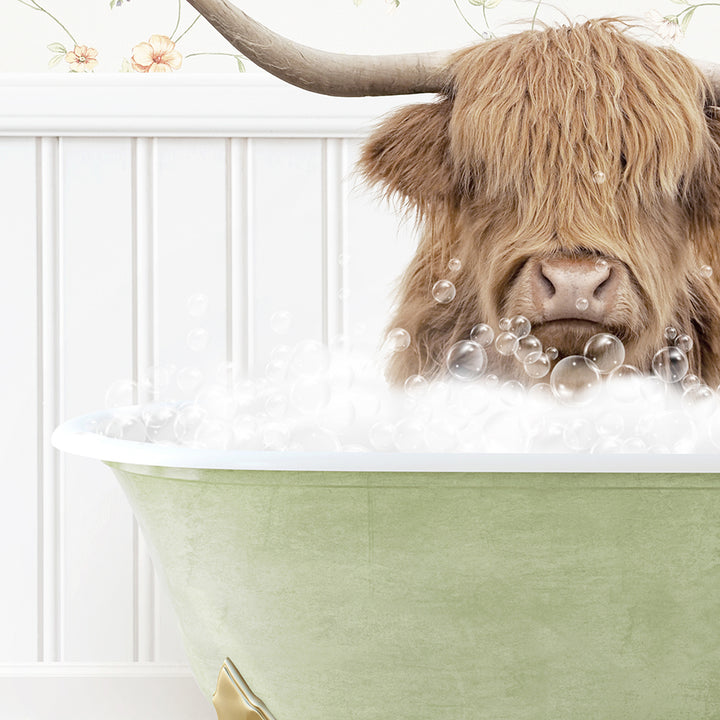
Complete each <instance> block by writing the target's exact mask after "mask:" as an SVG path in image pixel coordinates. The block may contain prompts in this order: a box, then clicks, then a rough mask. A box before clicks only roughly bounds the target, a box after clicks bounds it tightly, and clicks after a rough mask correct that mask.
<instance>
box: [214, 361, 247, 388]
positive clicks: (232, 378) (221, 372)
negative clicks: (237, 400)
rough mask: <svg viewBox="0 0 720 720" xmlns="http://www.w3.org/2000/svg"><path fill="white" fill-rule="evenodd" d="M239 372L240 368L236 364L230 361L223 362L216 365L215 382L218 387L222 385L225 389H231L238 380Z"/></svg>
mask: <svg viewBox="0 0 720 720" xmlns="http://www.w3.org/2000/svg"><path fill="white" fill-rule="evenodd" d="M240 376H241V372H240V367H239V366H238V364H237V363H234V362H232V361H231V360H224V361H223V362H220V363H218V364H217V367H216V368H215V380H216V381H217V383H218V385H224V386H225V387H228V388H230V387H233V385H235V383H236V382H237V381H238V380H239V379H240Z"/></svg>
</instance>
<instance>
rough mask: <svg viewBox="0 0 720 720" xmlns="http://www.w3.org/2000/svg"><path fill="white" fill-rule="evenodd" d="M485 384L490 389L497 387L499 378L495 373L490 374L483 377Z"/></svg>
mask: <svg viewBox="0 0 720 720" xmlns="http://www.w3.org/2000/svg"><path fill="white" fill-rule="evenodd" d="M485 384H486V385H487V386H488V387H490V388H494V387H497V386H498V385H499V384H500V378H499V377H498V376H497V375H495V373H491V374H490V375H486V376H485Z"/></svg>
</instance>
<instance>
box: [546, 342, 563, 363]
mask: <svg viewBox="0 0 720 720" xmlns="http://www.w3.org/2000/svg"><path fill="white" fill-rule="evenodd" d="M545 354H546V355H547V356H548V359H549V360H557V359H558V355H560V351H559V350H558V349H557V348H556V347H553V346H552V345H551V346H550V347H549V348H547V350H545Z"/></svg>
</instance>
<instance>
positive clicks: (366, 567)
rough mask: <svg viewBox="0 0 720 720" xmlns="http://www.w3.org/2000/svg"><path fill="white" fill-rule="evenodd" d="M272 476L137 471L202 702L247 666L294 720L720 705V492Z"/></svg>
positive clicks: (676, 710) (142, 510)
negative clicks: (240, 479) (165, 475)
mask: <svg viewBox="0 0 720 720" xmlns="http://www.w3.org/2000/svg"><path fill="white" fill-rule="evenodd" d="M272 475H273V474H272V473H264V474H258V475H257V478H256V480H257V481H256V482H255V483H253V482H252V481H251V480H248V479H247V477H246V478H245V480H244V484H239V483H238V484H233V483H220V484H212V483H209V482H205V483H203V482H186V481H183V482H179V481H173V480H169V479H159V478H158V479H153V478H149V477H147V476H140V475H132V474H128V473H124V472H119V477H120V480H121V483H122V484H123V486H124V487H125V490H126V492H127V493H128V495H129V497H130V498H131V501H132V503H133V505H134V507H135V509H136V512H138V513H139V515H140V518H141V523H142V525H143V527H144V528H145V530H146V532H147V533H148V537H149V539H150V542H151V544H152V545H153V546H154V547H155V550H156V552H157V554H158V557H159V559H160V561H161V562H162V564H163V567H164V570H165V573H166V576H167V580H168V583H169V586H170V591H171V593H172V594H173V596H174V599H175V602H176V603H177V608H178V612H179V615H180V618H181V624H182V625H183V629H184V632H185V636H186V640H187V642H188V649H189V654H190V657H191V662H192V663H193V665H194V669H195V671H196V673H197V675H198V677H199V679H200V683H201V686H202V688H203V689H204V690H205V692H207V693H210V692H211V690H212V688H213V686H214V682H215V678H216V676H217V672H218V669H219V666H220V663H221V662H222V658H223V657H224V656H225V655H229V656H230V657H231V658H233V660H234V661H235V663H236V665H237V666H238V668H239V670H240V672H241V673H242V674H243V675H244V676H245V679H246V680H247V682H248V684H249V686H250V687H251V689H252V690H253V691H254V692H255V693H256V694H257V695H258V696H259V697H260V698H261V699H262V700H263V701H264V702H265V703H266V704H267V706H268V707H269V708H270V710H271V711H272V712H273V714H274V715H275V716H276V718H277V720H292V719H293V718H298V717H303V718H317V719H318V720H329V719H330V718H335V717H352V718H354V719H357V720H377V718H378V717H385V716H387V717H395V718H399V719H401V720H411V719H412V720H417V718H429V717H436V716H438V715H444V714H447V713H449V712H451V713H452V715H453V717H456V718H461V719H462V720H476V719H477V718H478V717H482V718H488V719H490V718H493V719H495V718H508V719H510V718H512V719H513V720H550V718H553V720H558V719H559V720H576V719H577V718H578V717H603V718H613V719H618V720H619V719H620V718H626V717H634V718H659V717H668V718H670V717H672V718H674V719H682V720H701V719H703V718H706V719H707V720H709V719H710V718H713V717H716V716H717V714H718V713H719V712H720V690H719V689H718V686H719V684H718V682H717V681H718V679H719V678H718V674H719V671H718V667H720V638H719V637H718V635H717V633H716V632H715V628H716V617H717V615H718V611H720V601H719V600H718V598H720V567H719V566H718V557H720V494H719V493H718V490H716V489H714V488H707V487H706V488H692V489H691V488H687V489H685V488H677V487H674V488H668V487H666V486H664V487H662V486H661V487H655V488H653V487H648V486H645V487H642V488H636V487H633V486H632V484H631V483H627V482H626V483H621V484H620V486H617V487H602V486H599V487H592V486H591V487H577V488H574V487H572V486H568V485H564V486H555V487H550V488H547V487H545V488H544V487H543V486H542V482H543V478H539V479H536V481H533V480H532V478H526V480H525V481H523V482H519V483H518V485H517V486H513V485H509V484H506V483H505V482H499V483H498V484H497V485H493V484H491V483H490V484H488V483H484V484H478V486H476V487H473V486H472V483H464V484H462V485H458V486H455V487H452V486H451V487H433V486H432V484H430V483H428V482H427V480H426V479H424V480H423V481H421V482H418V483H416V484H413V483H412V482H408V481H407V479H404V480H403V486H402V487H398V486H397V483H396V486H395V487H393V486H392V482H388V483H386V484H384V485H382V484H380V486H378V484H374V486H373V487H370V486H366V487H362V485H361V484H360V483H357V484H356V485H355V486H346V487H339V486H337V485H333V484H332V483H331V482H328V483H327V484H323V483H322V478H320V479H318V478H317V477H316V478H315V484H310V482H309V481H307V482H305V483H303V484H302V485H293V484H292V476H288V480H287V482H286V483H285V484H281V483H278V482H277V478H275V479H274V481H273V482H272V483H271V484H270V485H268V484H267V481H268V480H269V479H271V478H272ZM369 484H370V483H368V485H369ZM479 713H481V714H479Z"/></svg>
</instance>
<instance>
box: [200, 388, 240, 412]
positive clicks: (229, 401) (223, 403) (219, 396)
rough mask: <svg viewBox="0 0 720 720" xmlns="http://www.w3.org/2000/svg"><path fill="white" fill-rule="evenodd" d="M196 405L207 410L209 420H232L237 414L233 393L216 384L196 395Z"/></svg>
mask: <svg viewBox="0 0 720 720" xmlns="http://www.w3.org/2000/svg"><path fill="white" fill-rule="evenodd" d="M196 404H197V405H199V406H200V407H202V408H204V409H205V410H207V413H208V415H209V416H210V417H211V418H219V419H221V420H232V418H233V416H234V415H235V413H236V412H237V400H236V398H235V393H234V392H231V391H230V390H229V389H228V388H226V387H224V386H223V385H218V384H217V383H214V384H212V385H207V386H206V387H204V388H202V389H201V390H200V392H199V393H198V396H197V399H196Z"/></svg>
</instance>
